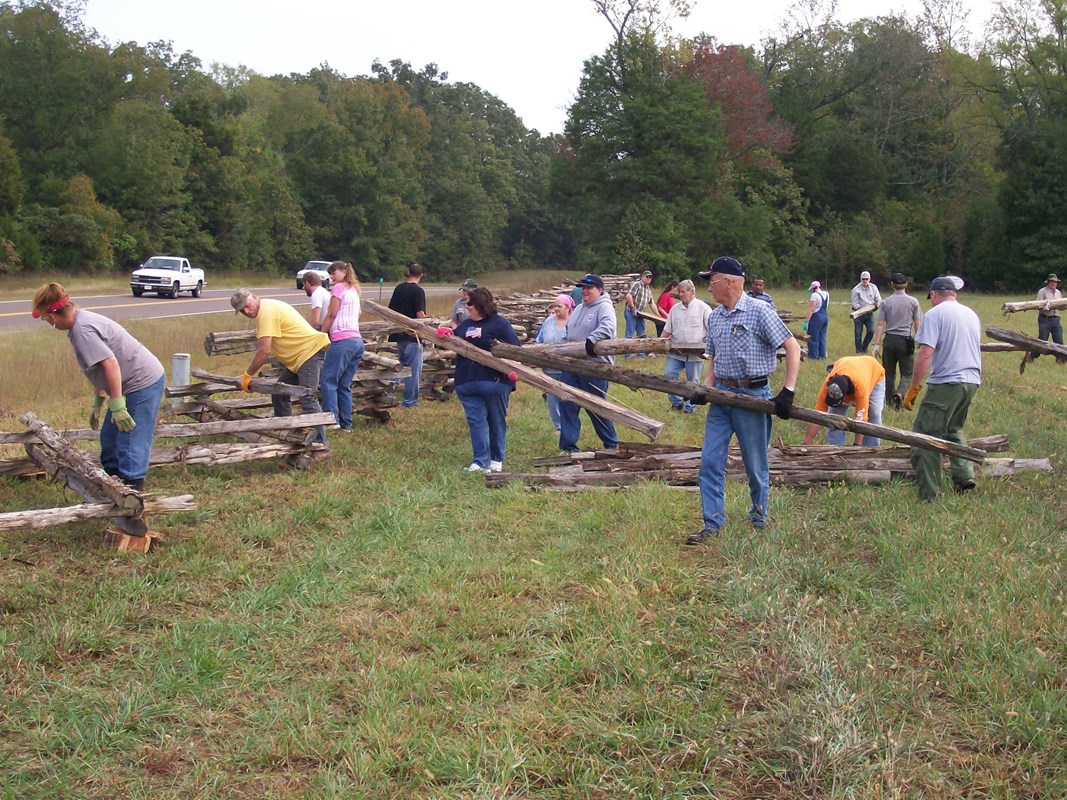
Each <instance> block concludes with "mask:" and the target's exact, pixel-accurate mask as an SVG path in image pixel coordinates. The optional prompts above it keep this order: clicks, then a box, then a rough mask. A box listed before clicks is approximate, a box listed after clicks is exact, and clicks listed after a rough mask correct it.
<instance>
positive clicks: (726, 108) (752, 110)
mask: <svg viewBox="0 0 1067 800" xmlns="http://www.w3.org/2000/svg"><path fill="white" fill-rule="evenodd" d="M689 68H690V70H691V71H692V74H693V76H694V77H695V78H696V79H697V80H698V81H699V82H700V84H701V86H703V88H704V92H705V93H706V94H707V96H708V100H709V101H710V103H711V104H712V105H713V106H717V107H718V108H719V111H720V113H721V115H722V127H723V133H724V135H725V136H726V142H727V150H726V152H725V153H724V154H723V156H722V158H723V159H724V160H725V161H729V162H732V163H733V164H734V165H736V166H737V167H740V168H742V169H743V168H745V167H762V168H775V167H778V166H780V162H779V160H778V159H779V156H782V155H785V154H786V153H788V152H789V151H790V149H792V147H793V140H792V130H791V129H790V127H789V125H788V124H786V123H785V122H784V121H783V120H781V119H779V118H778V117H776V116H775V115H774V112H773V109H772V106H771V100H770V97H769V95H768V93H767V87H766V86H764V84H763V82H762V81H761V80H760V79H759V76H758V75H757V74H756V72H755V70H754V69H753V68H751V67H750V66H749V65H748V64H747V63H746V61H745V56H744V52H743V51H742V48H741V47H740V46H739V45H714V44H709V43H706V42H705V43H701V44H698V45H697V47H696V49H695V50H694V51H693V60H692V62H691V64H690V67H689Z"/></svg>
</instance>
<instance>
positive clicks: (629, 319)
mask: <svg viewBox="0 0 1067 800" xmlns="http://www.w3.org/2000/svg"><path fill="white" fill-rule="evenodd" d="M622 316H623V318H624V319H625V320H626V338H627V339H632V338H634V334H637V335H638V336H644V335H645V321H644V320H643V319H641V317H639V316H637V312H636V311H631V310H630V309H629V307H627V308H625V309H624V310H623V312H622Z"/></svg>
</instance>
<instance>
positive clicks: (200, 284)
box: [193, 281, 204, 297]
mask: <svg viewBox="0 0 1067 800" xmlns="http://www.w3.org/2000/svg"><path fill="white" fill-rule="evenodd" d="M203 293H204V282H203V281H197V282H196V288H195V289H193V297H199V296H200V295H202V294H203Z"/></svg>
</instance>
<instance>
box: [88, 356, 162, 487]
mask: <svg viewBox="0 0 1067 800" xmlns="http://www.w3.org/2000/svg"><path fill="white" fill-rule="evenodd" d="M166 383H167V376H166V375H165V374H164V375H160V376H159V380H158V381H156V382H155V383H153V384H152V385H151V386H146V387H145V388H143V389H138V390H137V391H136V392H130V393H129V394H128V395H126V411H127V412H129V415H130V416H131V417H133V421H134V422H136V423H137V425H136V426H135V427H134V429H133V430H132V431H127V432H125V433H123V432H122V431H120V430H119V429H118V428H116V427H115V423H114V422H113V421H112V419H111V412H110V411H108V412H107V414H106V415H105V416H104V422H103V424H102V425H101V426H100V465H101V466H102V467H103V468H104V472H106V473H107V474H108V475H114V476H115V477H116V478H118V479H120V480H122V481H123V482H125V483H131V482H133V481H138V480H143V479H144V477H145V475H147V474H148V461H149V458H150V457H151V455H152V436H153V434H154V433H155V431H156V418H157V417H158V416H159V404H160V403H161V402H162V401H163V387H164V386H165V385H166Z"/></svg>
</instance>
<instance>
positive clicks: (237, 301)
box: [230, 289, 252, 314]
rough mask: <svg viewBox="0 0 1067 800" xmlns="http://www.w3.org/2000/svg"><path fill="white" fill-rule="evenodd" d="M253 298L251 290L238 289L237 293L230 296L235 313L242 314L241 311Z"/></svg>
mask: <svg viewBox="0 0 1067 800" xmlns="http://www.w3.org/2000/svg"><path fill="white" fill-rule="evenodd" d="M251 296H252V290H251V289H238V290H237V291H236V292H234V293H233V294H232V295H230V305H231V306H233V313H234V314H240V313H241V310H242V309H243V308H244V307H245V305H246V304H247V303H248V298H249V297H251Z"/></svg>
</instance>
